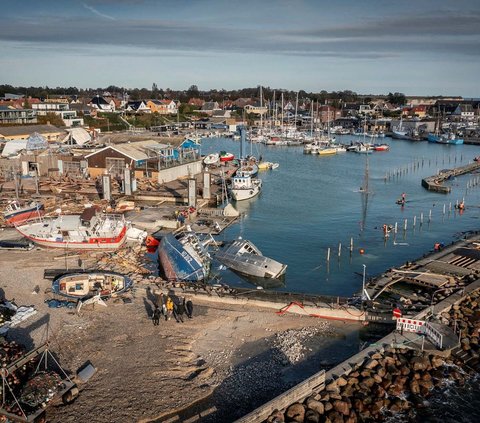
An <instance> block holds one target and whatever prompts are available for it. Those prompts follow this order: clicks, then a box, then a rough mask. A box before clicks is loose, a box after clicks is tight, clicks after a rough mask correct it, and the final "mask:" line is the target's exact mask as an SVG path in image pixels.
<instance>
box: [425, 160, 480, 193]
mask: <svg viewBox="0 0 480 423" xmlns="http://www.w3.org/2000/svg"><path fill="white" fill-rule="evenodd" d="M478 169H480V162H474V163H469V164H467V165H465V166H460V167H456V168H453V169H448V170H446V171H445V172H440V173H439V174H438V175H433V176H429V177H427V178H424V179H422V186H423V187H424V188H426V189H428V190H429V191H435V192H441V193H443V194H448V193H449V192H450V191H451V190H452V189H451V188H450V187H449V186H445V185H443V182H445V181H446V180H448V179H449V178H453V177H455V176H459V175H465V174H467V173H470V172H474V171H475V170H478Z"/></svg>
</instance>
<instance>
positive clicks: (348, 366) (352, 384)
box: [237, 280, 480, 423]
mask: <svg viewBox="0 0 480 423" xmlns="http://www.w3.org/2000/svg"><path fill="white" fill-rule="evenodd" d="M479 289H480V280H477V281H475V282H474V283H472V284H471V285H469V286H468V287H467V288H466V289H465V291H464V295H461V296H460V295H459V294H456V295H453V296H451V297H449V298H447V299H445V300H444V301H442V302H441V303H439V304H437V305H436V307H435V310H434V311H435V312H436V314H435V315H434V316H433V317H434V318H435V319H434V320H436V321H437V322H441V323H443V324H447V325H448V326H449V327H450V329H451V330H452V331H454V332H455V333H457V334H458V342H453V343H451V344H450V345H448V348H446V349H444V350H438V349H437V347H436V346H435V345H426V343H425V339H421V340H420V338H423V337H413V338H412V336H410V337H406V336H404V335H406V334H403V333H397V332H392V333H390V334H389V335H387V336H386V337H385V338H383V339H382V340H380V341H379V342H377V343H376V344H374V345H371V346H370V347H368V348H366V349H365V350H363V351H361V352H360V353H358V354H356V355H354V356H353V357H350V358H349V359H348V360H346V361H344V362H343V363H341V364H339V365H338V366H336V367H335V368H333V369H331V370H330V371H328V372H327V373H326V374H324V373H323V371H320V372H319V373H317V375H314V376H316V377H318V378H320V377H323V375H324V377H325V382H324V385H323V386H322V387H321V389H317V390H312V391H311V392H308V393H307V392H305V391H304V390H298V391H297V397H296V398H295V399H294V397H295V395H294V393H295V392H296V391H295V387H294V388H292V389H291V390H290V391H288V397H289V398H291V399H294V401H292V402H291V404H290V405H288V406H287V407H283V408H281V407H279V405H280V404H282V401H285V398H284V397H283V395H280V396H279V397H277V398H276V399H273V400H272V401H270V402H269V403H268V404H265V406H263V407H259V408H258V409H257V410H254V411H252V412H251V413H249V414H248V415H246V416H244V417H243V418H241V419H239V420H238V421H237V422H241V423H244V422H263V421H267V422H278V423H280V422H284V421H295V422H318V421H320V419H321V418H322V419H325V418H328V419H329V421H331V422H338V423H340V422H355V421H372V420H375V421H381V420H384V419H386V418H388V417H389V416H396V418H397V419H398V420H402V419H407V418H413V417H414V416H415V413H416V409H417V408H418V407H423V406H424V404H425V399H426V398H427V397H429V396H430V395H432V394H434V393H438V392H437V391H438V390H440V389H441V388H442V387H443V386H445V385H446V383H447V382H448V383H450V384H451V383H454V384H457V385H463V384H464V383H465V380H466V379H467V378H468V376H469V373H470V374H471V373H472V372H473V371H476V372H478V370H479V369H480V367H479V365H480V363H479V351H480V347H479V344H478V333H479V330H480V291H479ZM427 313H428V312H427V311H424V312H422V313H419V315H418V316H415V317H413V319H417V318H420V317H424V316H425V315H426V314H427ZM402 332H403V331H402ZM314 376H313V377H314ZM268 411H269V413H268ZM265 415H268V416H267V417H265Z"/></svg>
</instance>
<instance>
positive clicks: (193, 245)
mask: <svg viewBox="0 0 480 423" xmlns="http://www.w3.org/2000/svg"><path fill="white" fill-rule="evenodd" d="M158 260H159V263H160V265H161V267H162V270H163V274H164V276H165V277H166V279H167V280H170V281H178V280H181V281H188V282H199V281H202V280H204V279H205V278H206V277H207V276H208V274H209V272H210V262H211V258H210V255H209V254H208V251H207V250H206V247H205V245H204V244H203V243H202V242H201V241H200V239H199V238H198V236H197V234H196V233H195V232H193V231H192V230H191V229H190V228H189V227H188V226H186V227H185V228H183V229H181V230H178V231H175V232H173V233H169V234H167V235H165V236H163V237H162V239H161V240H160V245H159V246H158Z"/></svg>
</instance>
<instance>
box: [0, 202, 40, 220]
mask: <svg viewBox="0 0 480 423" xmlns="http://www.w3.org/2000/svg"><path fill="white" fill-rule="evenodd" d="M44 214H45V209H44V206H43V204H42V203H38V202H36V201H32V202H30V203H28V204H24V205H21V204H20V203H19V202H18V201H17V200H13V201H10V202H9V203H8V205H7V207H6V208H5V210H4V212H3V218H4V219H5V221H6V222H7V224H9V225H11V226H14V225H20V224H22V223H24V222H27V221H28V220H31V219H37V218H39V217H41V216H43V215H44Z"/></svg>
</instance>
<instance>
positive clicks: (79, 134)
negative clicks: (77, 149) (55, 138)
mask: <svg viewBox="0 0 480 423" xmlns="http://www.w3.org/2000/svg"><path fill="white" fill-rule="evenodd" d="M67 132H68V135H67V136H66V137H65V139H64V140H63V142H67V143H68V142H69V141H70V139H72V140H73V141H74V143H75V144H77V145H83V144H86V143H88V142H90V141H91V140H92V137H91V136H90V134H89V133H88V131H87V130H86V129H84V128H71V129H67Z"/></svg>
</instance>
